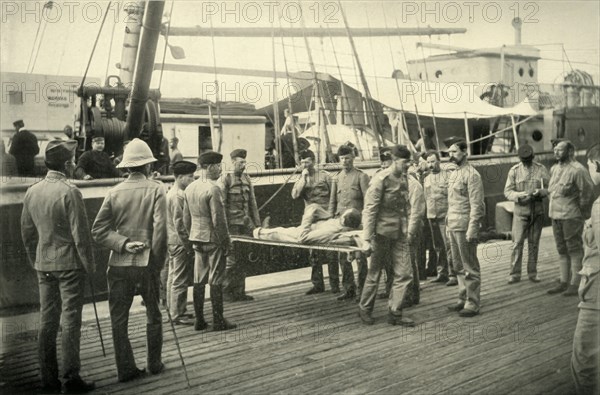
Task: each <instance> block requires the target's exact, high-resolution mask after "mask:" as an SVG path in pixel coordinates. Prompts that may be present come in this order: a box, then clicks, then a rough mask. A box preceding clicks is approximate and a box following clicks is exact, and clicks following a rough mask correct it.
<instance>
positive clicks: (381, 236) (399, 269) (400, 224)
mask: <svg viewBox="0 0 600 395" xmlns="http://www.w3.org/2000/svg"><path fill="white" fill-rule="evenodd" d="M391 155H392V165H391V166H390V167H389V168H387V169H385V170H383V171H381V172H379V173H377V175H375V177H373V180H372V181H371V185H370V186H369V188H368V190H367V193H366V196H365V207H364V211H363V218H362V220H363V221H362V222H363V249H364V250H365V253H367V254H368V253H371V252H372V255H371V264H370V265H369V269H368V274H367V278H366V280H365V284H364V288H363V292H362V294H361V297H360V303H359V309H358V312H359V317H360V319H361V321H362V322H363V323H364V324H366V325H372V324H373V323H374V320H373V318H372V316H371V314H372V312H373V308H374V307H375V299H376V297H377V287H378V285H379V279H380V277H381V270H382V269H384V268H386V267H387V266H390V265H391V266H392V267H393V270H392V271H393V274H394V281H393V285H392V290H391V292H390V296H389V299H388V323H389V324H391V325H401V326H414V325H415V323H414V321H413V320H411V319H409V318H408V317H403V316H402V308H403V302H404V298H405V295H406V292H407V289H408V287H409V285H410V283H411V281H413V275H412V268H411V263H410V253H409V243H410V242H411V241H412V240H413V239H414V238H415V237H417V235H416V234H413V233H411V231H412V230H411V227H410V224H409V216H410V209H411V208H410V203H409V187H408V179H407V167H408V161H409V160H410V158H411V153H410V151H409V150H408V148H406V146H404V145H398V146H394V147H393V148H392V149H391Z"/></svg>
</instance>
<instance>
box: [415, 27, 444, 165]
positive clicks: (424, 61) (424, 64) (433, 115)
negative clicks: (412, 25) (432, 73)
mask: <svg viewBox="0 0 600 395" xmlns="http://www.w3.org/2000/svg"><path fill="white" fill-rule="evenodd" d="M417 27H419V28H420V26H419V21H418V20H417ZM429 43H430V44H431V36H429ZM421 54H422V56H423V66H425V83H426V84H427V91H428V92H430V90H429V72H428V71H427V60H426V59H425V50H424V49H423V46H422V45H421ZM430 103H431V119H432V121H433V131H434V133H435V144H436V151H437V152H438V155H439V154H440V139H439V137H438V130H437V122H436V121H435V111H434V109H433V100H430ZM423 144H425V139H423ZM423 148H425V149H426V147H425V145H423Z"/></svg>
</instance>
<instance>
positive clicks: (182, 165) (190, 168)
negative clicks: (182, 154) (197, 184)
mask: <svg viewBox="0 0 600 395" xmlns="http://www.w3.org/2000/svg"><path fill="white" fill-rule="evenodd" d="M171 167H172V168H173V174H175V175H176V176H177V175H180V174H192V173H194V172H195V171H196V169H197V168H198V166H196V164H195V163H194V162H188V161H186V160H178V161H177V162H175V163H173V165H172V166H171Z"/></svg>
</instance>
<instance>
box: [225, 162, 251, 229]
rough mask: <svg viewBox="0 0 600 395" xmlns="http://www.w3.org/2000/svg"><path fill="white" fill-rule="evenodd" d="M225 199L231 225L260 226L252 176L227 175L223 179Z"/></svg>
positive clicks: (244, 174)
mask: <svg viewBox="0 0 600 395" xmlns="http://www.w3.org/2000/svg"><path fill="white" fill-rule="evenodd" d="M221 183H222V188H223V199H224V202H225V209H226V210H227V221H228V224H229V225H245V226H250V227H251V228H255V227H257V226H260V216H259V215H258V206H257V204H256V197H255V196H254V187H253V186H252V182H251V181H250V176H248V174H246V173H242V174H241V176H239V177H238V176H236V175H235V174H233V173H226V174H224V175H223V176H222V177H221Z"/></svg>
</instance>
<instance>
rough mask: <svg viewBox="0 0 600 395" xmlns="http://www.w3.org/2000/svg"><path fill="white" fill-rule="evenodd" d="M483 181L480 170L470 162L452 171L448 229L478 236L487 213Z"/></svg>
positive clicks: (449, 188)
mask: <svg viewBox="0 0 600 395" xmlns="http://www.w3.org/2000/svg"><path fill="white" fill-rule="evenodd" d="M483 199H484V195H483V183H482V182H481V176H480V175H479V172H478V171H477V170H475V168H474V167H473V166H471V165H470V164H469V163H468V162H465V163H464V164H463V165H462V166H460V167H459V168H458V169H456V170H455V171H453V172H452V173H450V176H449V180H448V217H447V219H446V224H447V226H448V230H454V231H462V232H467V237H473V238H474V237H477V235H478V234H479V227H480V226H481V222H482V220H483V216H484V215H485V203H484V200H483Z"/></svg>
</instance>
